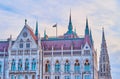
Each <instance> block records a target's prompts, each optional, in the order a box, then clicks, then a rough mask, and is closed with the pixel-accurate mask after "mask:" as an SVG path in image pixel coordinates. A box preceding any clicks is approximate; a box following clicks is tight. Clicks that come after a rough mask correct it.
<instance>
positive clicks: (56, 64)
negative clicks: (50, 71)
mask: <svg viewBox="0 0 120 79" xmlns="http://www.w3.org/2000/svg"><path fill="white" fill-rule="evenodd" d="M55 72H60V63H59V61H58V60H57V61H56V63H55Z"/></svg>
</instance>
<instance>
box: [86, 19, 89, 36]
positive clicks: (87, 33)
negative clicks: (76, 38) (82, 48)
mask: <svg viewBox="0 0 120 79" xmlns="http://www.w3.org/2000/svg"><path fill="white" fill-rule="evenodd" d="M85 35H89V27H88V18H87V17H86V28H85Z"/></svg>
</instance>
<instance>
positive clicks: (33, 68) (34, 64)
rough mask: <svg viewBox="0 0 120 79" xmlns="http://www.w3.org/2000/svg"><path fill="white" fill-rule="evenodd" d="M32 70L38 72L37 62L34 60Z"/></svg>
mask: <svg viewBox="0 0 120 79" xmlns="http://www.w3.org/2000/svg"><path fill="white" fill-rule="evenodd" d="M32 70H36V60H35V59H33V60H32Z"/></svg>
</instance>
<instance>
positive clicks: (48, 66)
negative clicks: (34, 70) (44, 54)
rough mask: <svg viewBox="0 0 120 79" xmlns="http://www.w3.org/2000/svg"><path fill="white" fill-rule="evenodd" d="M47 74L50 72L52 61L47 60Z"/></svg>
mask: <svg viewBox="0 0 120 79" xmlns="http://www.w3.org/2000/svg"><path fill="white" fill-rule="evenodd" d="M45 72H50V61H49V60H47V62H46V63H45Z"/></svg>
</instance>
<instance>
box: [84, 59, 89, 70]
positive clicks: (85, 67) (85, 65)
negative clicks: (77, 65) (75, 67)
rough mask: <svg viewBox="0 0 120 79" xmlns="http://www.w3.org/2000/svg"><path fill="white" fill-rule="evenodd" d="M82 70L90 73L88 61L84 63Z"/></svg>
mask: <svg viewBox="0 0 120 79" xmlns="http://www.w3.org/2000/svg"><path fill="white" fill-rule="evenodd" d="M84 70H85V71H90V62H89V61H88V60H86V61H85V64H84Z"/></svg>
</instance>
